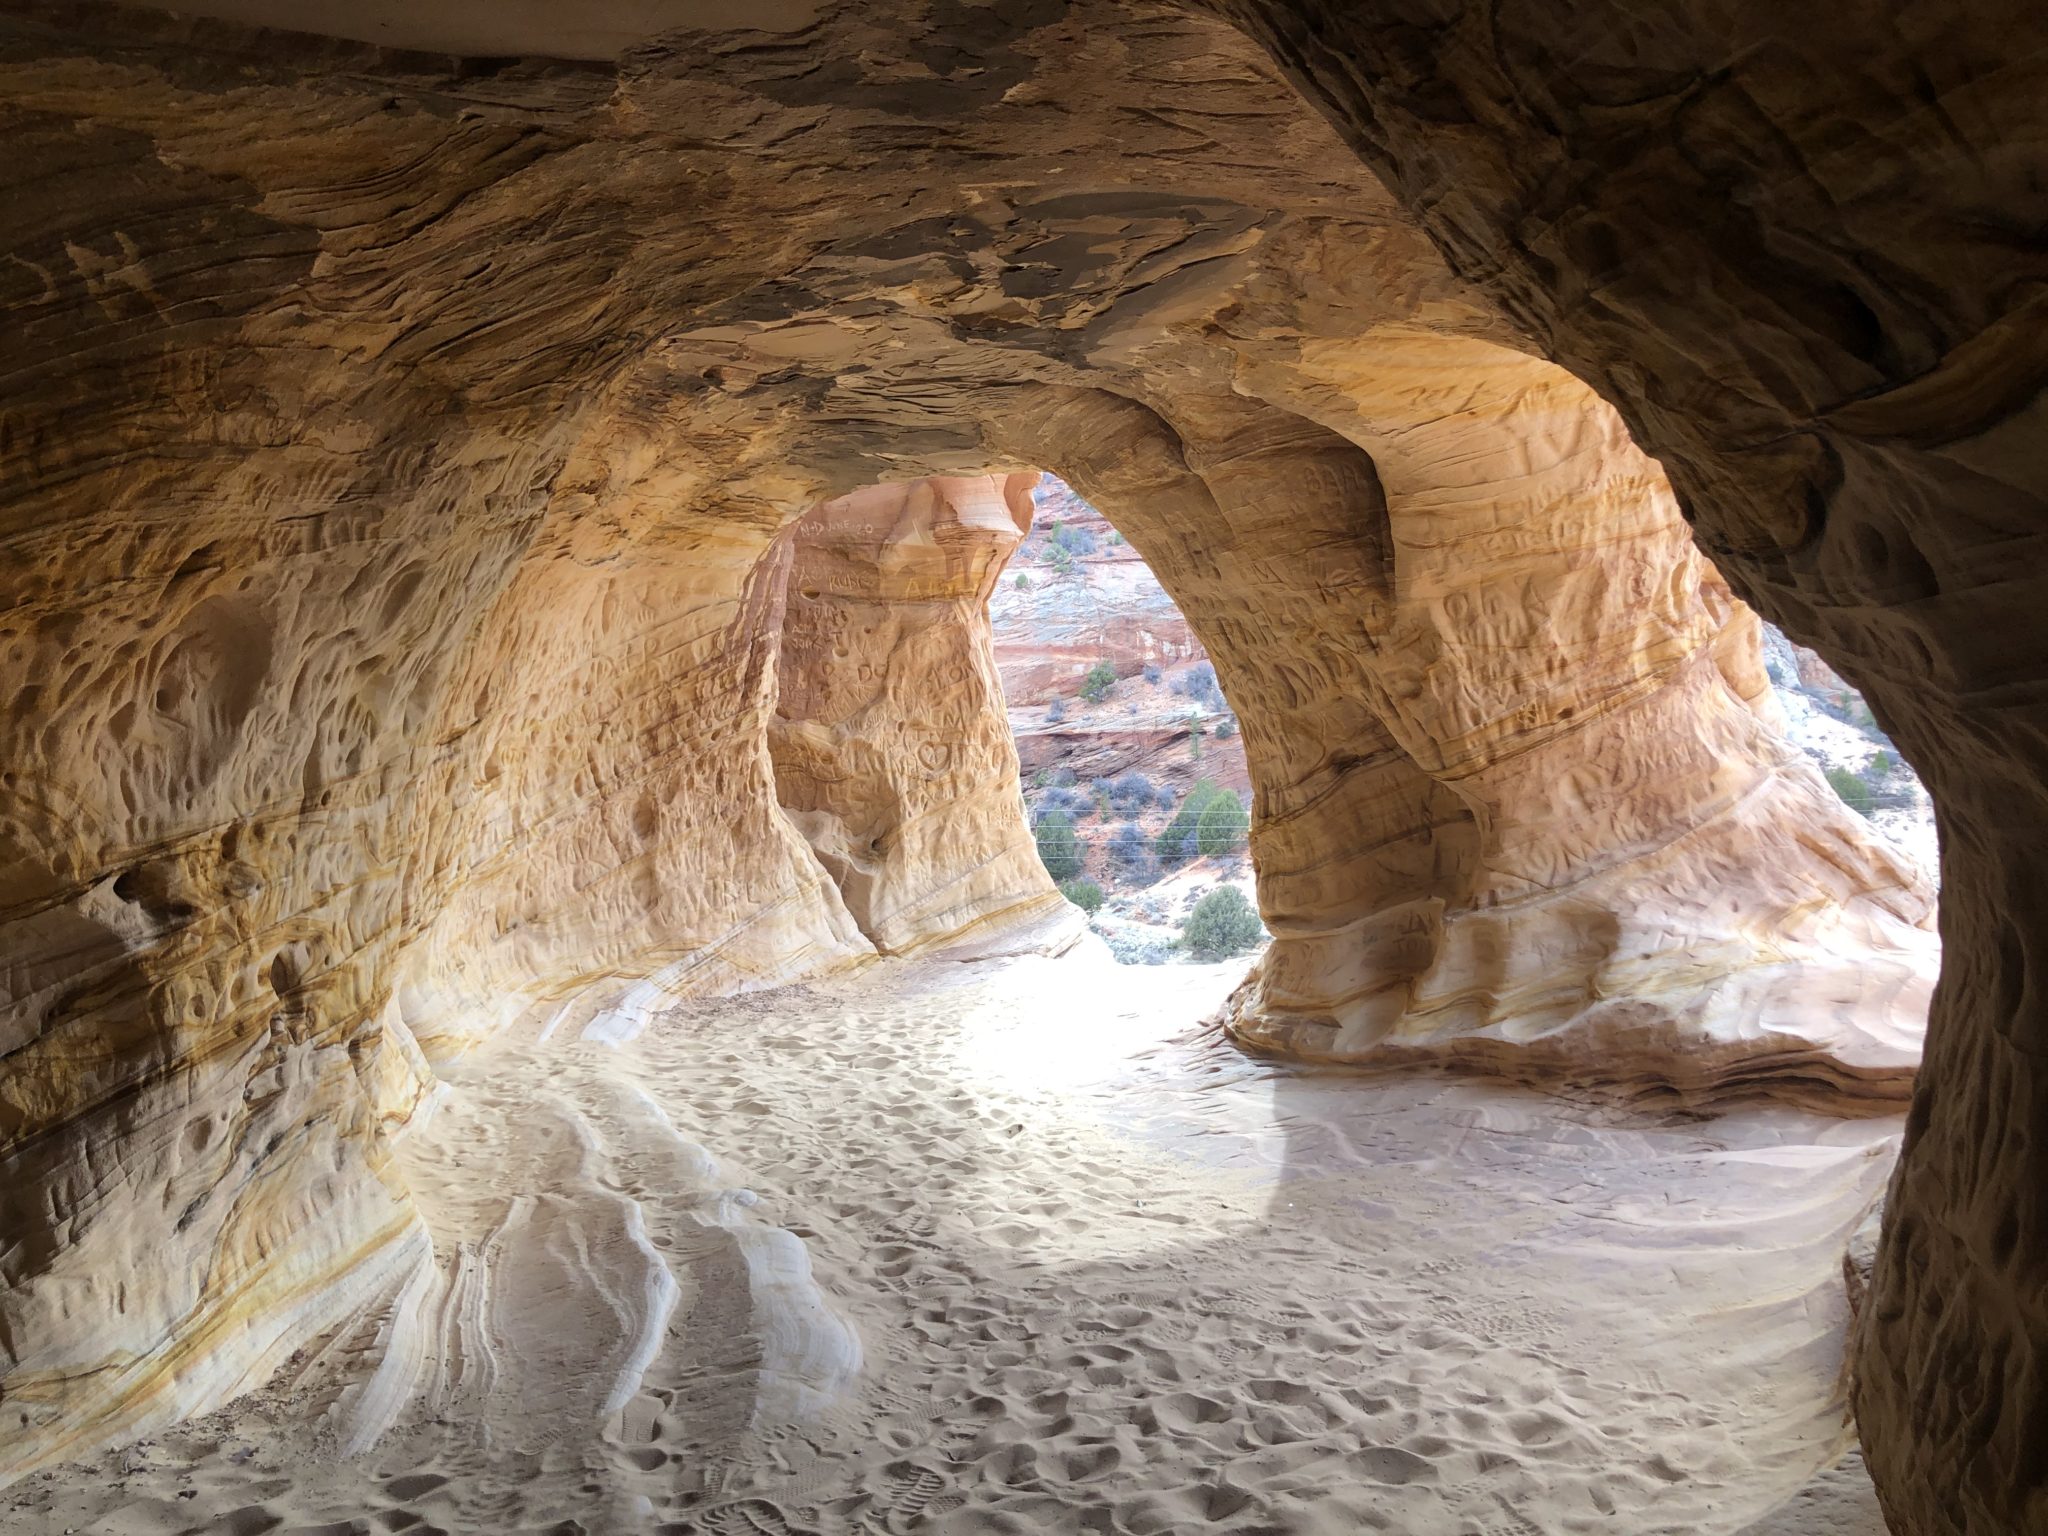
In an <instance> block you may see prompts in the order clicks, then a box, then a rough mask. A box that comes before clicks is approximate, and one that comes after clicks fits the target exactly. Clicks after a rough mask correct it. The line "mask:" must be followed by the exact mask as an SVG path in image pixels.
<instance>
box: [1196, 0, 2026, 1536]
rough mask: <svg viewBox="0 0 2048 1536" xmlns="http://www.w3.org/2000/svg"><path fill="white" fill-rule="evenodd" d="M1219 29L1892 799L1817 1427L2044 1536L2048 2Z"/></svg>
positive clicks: (1949, 1518)
mask: <svg viewBox="0 0 2048 1536" xmlns="http://www.w3.org/2000/svg"><path fill="white" fill-rule="evenodd" d="M1233 13H1234V14H1235V15H1236V17H1237V18H1238V19H1239V20H1240V21H1241V22H1243V23H1244V24H1246V25H1247V26H1248V28H1249V30H1250V31H1251V32H1252V33H1253V35H1255V36H1257V37H1259V38H1260V40H1261V42H1262V43H1263V45H1264V46H1265V47H1267V48H1268V49H1269V50H1270V51H1271V52H1272V54H1273V55H1274V56H1275V57H1276V58H1277V59H1279V60H1281V61H1282V62H1283V63H1284V64H1285V65H1286V66H1287V67H1288V68H1289V69H1290V70H1291V71H1292V73H1293V74H1294V77H1295V78H1296V80H1297V81H1298V83H1300V84H1301V85H1302V86H1303V88H1304V90H1305V91H1306V92H1307V93H1308V94H1309V95H1310V96H1311V97H1312V98H1313V99H1315V100H1316V101H1317V102H1318V103H1319V104H1320V105H1321V107H1322V108H1323V109H1324V110H1325V112H1326V113H1327V115H1328V117H1329V119H1330V120H1331V122H1332V123H1333V125H1335V126H1336V127H1337V128H1338V130H1339V131H1340V132H1342V133H1343V134H1344V135H1345V137H1346V139H1347V142H1349V143H1350V144H1351V145H1352V147H1353V148H1354V149H1355V150H1356V151H1357V152H1359V153H1360V154H1361V156H1362V157H1363V158H1365V159H1366V160H1367V161H1368V162H1369V163H1371V164H1372V165H1374V166H1375V167H1376V168H1377V169H1378V170H1379V171H1380V172H1381V173H1382V175H1384V176H1385V178H1386V180H1387V184H1388V185H1389V186H1390V187H1391V188H1392V189H1393V190H1394V192H1395V193H1396V195H1397V196H1399V197H1400V198H1401V200H1402V201H1403V203H1404V204H1405V205H1406V206H1408V207H1410V208H1413V209H1414V210H1416V212H1417V215H1418V218H1419V220H1420V223H1421V224H1422V226H1423V228H1425V229H1426V230H1427V231H1428V233H1429V235H1430V237H1431V238H1432V239H1433V241H1434V242H1435V243H1436V244H1437V246H1438V248H1439V249H1440V250H1441V251H1442V252H1443V253H1444V255H1445V257H1446V259H1447V260H1448V262H1449V263H1450V264H1451V266H1452V267H1453V268H1454V270H1456V271H1457V272H1458V273H1459V274H1460V276H1461V277H1463V278H1465V279H1466V280H1468V281H1469V282H1471V283H1472V284H1473V285H1475V286H1476V287H1477V288H1478V289H1480V290H1481V291H1483V292H1484V293H1485V294H1486V295H1487V296H1488V298H1489V299H1490V300H1491V301H1492V302H1493V303H1494V304H1495V305H1496V306H1497V307H1498V308H1499V309H1500V310H1501V312H1503V313H1504V314H1506V315H1509V316H1511V317H1512V318H1513V319H1514V321H1515V323H1516V324H1517V325H1518V326H1519V327H1520V328H1521V329H1522V330H1523V331H1524V333H1525V334H1526V335H1528V336H1529V337H1530V338H1532V340H1533V341H1534V342H1535V344H1536V345H1537V346H1539V347H1541V348H1542V350H1543V351H1544V352H1545V353H1546V354H1548V355H1549V356H1551V357H1554V358H1556V359H1558V360H1559V361H1560V362H1562V363H1564V364H1565V366H1567V367H1568V368H1570V369H1571V370H1572V371H1573V372H1574V373H1576V374H1577V375H1579V376H1580V377H1582V378H1584V379H1586V380H1587V381H1589V382H1590V383H1592V384H1593V385H1594V386H1595V387H1596V388H1598V389H1599V390H1600V391H1601V393H1602V394H1603V395H1604V396H1605V397H1606V398H1607V399H1609V400H1610V401H1612V402H1613V403H1614V404H1615V406H1616V407H1617V408H1618V409H1619V410H1620V411H1621V413H1622V415H1623V417H1624V419H1625V420H1626V421H1627V423H1628V425H1629V429H1630V431H1631V432H1632V434H1633V435H1634V436H1635V438H1636V440H1637V441H1638V442H1640V443H1642V444H1643V445H1644V447H1645V448H1647V449H1648V450H1649V451H1650V452H1652V453H1654V454H1656V455H1657V457H1658V458H1659V460H1660V461H1661V462H1662V463H1663V465H1664V467H1665V469H1666V470H1667V471H1668V473H1669V474H1670V477H1671V480H1672V483H1673V485H1674V487H1675V489H1676V491H1677V493H1678V495H1679V497H1680V500H1681V502H1682V504H1683V506H1684V508H1685V510H1686V514H1687V516H1688V517H1689V519H1690V520H1691V522H1692V526H1693V530H1694V536H1695V538H1696V539H1697V540H1698V542H1699V544H1700V546H1701V547H1702V549H1704V550H1705V551H1706V552H1707V553H1708V554H1709V555H1710V556H1711V557H1712V558H1713V560H1714V562H1715V563H1716V565H1718V566H1719V567H1720V569H1721V570H1722V571H1723V573H1725V575H1726V576H1727V578H1728V581H1729V583H1730V585H1731V586H1732V587H1733V588H1734V589H1735V591H1736V592H1738V593H1739V594H1740V595H1741V596H1743V597H1744V598H1745V599H1746V600H1748V601H1749V602H1750V603H1752V604H1754V605H1755V606H1756V607H1757V608H1758V609H1759V610H1760V611H1761V612H1763V613H1764V614H1766V615H1767V616H1768V617H1770V618H1771V619H1772V620H1773V621H1774V622H1776V623H1778V624H1779V625H1781V626H1782V627H1783V628H1784V629H1785V630H1786V632H1787V633H1788V634H1791V635H1792V636H1793V637H1795V638H1796V639H1798V640H1800V641H1801V642H1802V643H1804V644H1807V645H1810V646H1813V647H1814V648H1816V649H1817V650H1819V651H1820V652H1821V653H1822V654H1823V655H1825V656H1826V657H1827V658H1828V660H1829V661H1830V662H1831V663H1832V664H1833V665H1834V666H1835V667H1836V668H1837V669H1838V670H1840V671H1841V672H1842V674H1843V675H1844V676H1846V677H1847V678H1849V680H1850V681H1851V682H1853V683H1854V684H1855V685H1856V686H1857V687H1858V688H1859V689H1861V690H1862V692H1863V693H1864V696H1865V697H1866V699H1867V700H1868V701H1869V703H1870V705H1871V708H1872V710H1873V711H1874V712H1875V714H1876V715H1877V717H1878V719H1879V721H1880V722H1881V723H1882V724H1883V726H1884V728H1885V730H1886V731H1887V732H1888V733H1889V734H1890V735H1891V736H1892V737H1893V738H1894V739H1895V740H1896V741H1897V742H1898V743H1899V745H1900V747H1901V748H1902V750H1903V751H1904V753H1905V755H1906V756H1907V758H1908V759H1909V760H1911V761H1912V763H1913V764H1914V766H1915V768H1916V769H1918V770H1919V772H1920V774H1921V775H1922V777H1923V779H1924V780H1925V781H1926V782H1927V784H1928V786H1929V788H1930V790H1931V792H1932V794H1933V796H1934V800H1935V804H1936V811H1937V817H1938V820H1939V824H1940V831H1941V841H1942V871H1941V875H1942V901H1941V937H1942V944H1943V955H1944V961H1943V973H1942V980H1941V984H1940V986H1939V988H1938V989H1937V991H1936V993H1935V996H1934V1002H1933V1009H1932V1014H1931V1017H1930V1020H1929V1027H1928V1041H1927V1051H1926V1060H1925V1063H1924V1065H1923V1067H1922V1070H1921V1074H1920V1078H1919V1084H1918V1088H1917V1092H1916V1097H1915V1100H1914V1104H1913V1111H1912V1115H1911V1119H1910V1121H1909V1126H1908V1133H1907V1139H1906V1145H1905V1150H1904V1155H1903V1159H1902V1162H1901V1164H1900V1168H1899V1171H1898V1174H1897V1177H1896V1180H1895V1183H1894V1186H1893V1190H1892V1195H1891V1199H1890V1203H1889V1206H1888V1212H1889V1215H1888V1219H1887V1222H1886V1227H1885V1233H1884V1238H1883V1242H1882V1245H1881V1248H1880V1251H1879V1254H1878V1259H1877V1263H1876V1267H1875V1272H1874V1276H1873V1280H1872V1286H1871V1301H1870V1305H1869V1308H1868V1310H1867V1312H1866V1319H1867V1320H1866V1324H1865V1329H1864V1333H1863V1336H1862V1337H1863V1340H1864V1344H1863V1350H1862V1359H1861V1362H1860V1366H1859V1373H1858V1377H1857V1391H1856V1408H1857V1417H1858V1422H1859V1424H1860V1425H1861V1428H1862V1432H1863V1437H1864V1443H1865V1447H1866V1450H1867V1452H1868V1460H1869V1464H1870V1467H1871V1470H1872V1473H1873V1475H1874V1476H1875V1478H1876V1480H1877V1484H1878V1489H1879V1494H1880V1498H1881V1500H1882V1502H1883V1505H1884V1508H1885V1512H1886V1516H1887V1518H1888V1520H1889V1521H1890V1522H1891V1525H1892V1528H1893V1530H1894V1531H1897V1532H1901V1533H1910V1536H1920V1533H1930V1532H1956V1531H1973V1532H1974V1531H1985V1532H1989V1531H2020V1530H2034V1529H2040V1528H2043V1527H2048V1485H2044V1483H2043V1481H2042V1477H2041V1471H2040V1458H2039V1454H2038V1448H2039V1446H2040V1445H2041V1444H2042V1443H2043V1439H2044V1436H2048V1408H2044V1398H2043V1393H2042V1387H2041V1383H2042V1380H2043V1377H2044V1373H2048V1353H2044V1340H2048V1285H2044V1283H2043V1278H2044V1276H2048V1219H2044V1214H2043V1210H2042V1207H2041V1205H2040V1202H2039V1201H2038V1200H2036V1199H2035V1198H2034V1196H2033V1194H2032V1191H2033V1190H2035V1189H2037V1188H2039V1187H2040V1186H2041V1185H2042V1183H2043V1179H2044V1173H2048V1168H2044V1162H2043V1159H2044V1157H2048V1150H2044V1146H2043V1142H2042V1138H2041V1137H2040V1136H2039V1135H2038V1133H2037V1127H2039V1126H2040V1125H2041V1124H2042V1123H2043V1121H2044V1119H2048V1068H2044V1066H2043V1061H2044V1049H2043V1040H2044V1031H2048V1003H2044V1000H2043V992H2042V989H2041V987H2040V986H2039V984H2038V978H2039V977H2040V975H2041V974H2042V969H2043V965H2044V958H2048V957H2044V954H2043V945H2044V943H2048V938H2044V935H2048V929H2044V927H2043V924H2042V922H2041V921H2040V914H2041V912H2042V911H2043V903H2042V899H2041V889H2040V881H2041V873H2040V871H2041V869H2042V867H2043V865H2042V860H2041V857H2040V849H2041V846H2042V843H2043V839H2044V834H2048V788H2044V785H2048V771H2044V770H2048V760H2044V748H2043V742H2044V741H2048V733H2044V731H2043V729H2042V724H2043V719H2042V704H2041V702H2040V699H2039V693H2040V679H2041V678H2042V676H2043V675H2044V672H2048V627H2044V626H2043V625H2042V624H2041V622H2040V619H2039V614H2040V611H2041V606H2042V590H2041V587H2042V582H2043V580H2044V579H2048V578H2044V577H2043V575H2042V572H2044V571H2048V563H2044V561H2043V559H2042V539H2043V537H2044V533H2043V528H2044V526H2048V525H2044V523H2043V519H2042V513H2043V510H2044V501H2048V457H2044V455H2043V453H2042V452H2041V448H2040V433H2041V423H2042V420H2043V411H2044V406H2043V398H2044V396H2043V387H2044V384H2048V353H2044V351H2043V348H2042V343H2041V338H2042V336H2043V335H2044V334H2048V330H2044V326H2043V304H2044V302H2048V301H2044V294H2048V287H2044V282H2043V280H2044V276H2048V241H2044V240H2043V239H2042V231H2043V229H2044V227H2048V177H2044V175H2043V164H2044V160H2048V127H2044V120H2043V112H2042V103H2043V101H2048V16H2044V15H2043V14H2042V13H2041V11H2040V10H2039V9H2038V8H2033V7H2022V6H2009V5H1981V6H1970V7H1962V8H1956V7H1949V6H1905V7H1898V6H1890V5H1880V4H1875V3H1872V4H1860V5H1853V6H1850V7H1847V8H1845V9H1840V10H1837V11H1836V12H1833V13H1831V15H1830V17H1829V20H1828V24H1827V25H1826V26H1825V27H1821V28H1807V27H1799V26H1790V25H1788V24H1787V18H1786V17H1785V14H1784V12H1783V10H1782V8H1781V7H1774V6H1769V5H1765V4H1761V3H1738V4H1734V5H1717V6H1712V7H1709V6H1703V5H1678V6H1671V7H1664V8H1659V9H1657V10H1655V11H1643V10H1641V9H1640V8H1637V7H1631V6H1627V5H1622V4H1612V3H1604V4H1595V5H1573V6H1545V5H1540V4H1538V5H1531V6H1527V7H1523V8H1519V9H1517V10H1515V11H1513V12H1511V13H1507V14H1503V13H1502V12H1501V11H1500V10H1499V8H1497V7H1491V6H1481V5H1477V4H1463V3H1458V0H1432V3H1424V4H1419V5H1414V6H1403V7H1401V8H1399V10H1398V11H1382V10H1380V9H1378V8H1364V9H1358V8H1343V7H1335V6H1323V5H1317V4H1312V3H1283V4H1262V3H1259V0H1249V3H1246V4H1243V5H1238V6H1235V7H1234V8H1233Z"/></svg>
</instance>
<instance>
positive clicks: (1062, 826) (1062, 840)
mask: <svg viewBox="0 0 2048 1536" xmlns="http://www.w3.org/2000/svg"><path fill="white" fill-rule="evenodd" d="M1032 830H1033V832H1034V834H1035V835H1036V837H1037V838H1038V862H1039V863H1041V864H1043V865H1044V866H1045V872H1046V873H1047V874H1048V875H1051V876H1052V877H1053V879H1055V880H1071V879H1073V877H1074V876H1076V875H1078V874H1079V873H1081V840H1080V839H1079V838H1077V837H1076V836H1074V818H1073V817H1071V816H1069V815H1068V814H1067V813H1066V812H1065V811H1047V812H1046V813H1045V814H1044V815H1042V816H1040V817H1039V818H1038V825H1037V826H1036V827H1035V828H1033V829H1032Z"/></svg>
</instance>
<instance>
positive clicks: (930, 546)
mask: <svg viewBox="0 0 2048 1536" xmlns="http://www.w3.org/2000/svg"><path fill="white" fill-rule="evenodd" d="M1036 479H1037V476H1036V475H1034V474H1011V475H982V476H978V477H973V478H963V477H941V478H933V479H926V480H917V481H912V482H910V483H908V484H898V485H881V486H874V487H871V488H869V489H867V490H864V491H857V492H855V493H854V494H852V495H850V496H843V497H840V498H838V499H837V500H834V501H828V502H825V503H823V504H821V505H819V506H817V507H815V508H813V509H812V510H811V511H810V512H809V513H807V514H806V515H805V516H804V517H803V518H802V519H801V520H800V521H799V522H798V523H796V524H795V526H794V527H793V528H791V530H790V531H789V533H788V534H787V535H785V537H786V538H787V539H788V540H789V542H790V564H789V571H788V575H787V577H786V578H785V581H786V589H785V590H786V593H787V597H786V601H785V608H784V613H783V620H782V657H781V678H780V687H779V692H778V694H777V702H776V710H775V719H774V721H773V723H772V724H771V726H770V729H769V734H768V742H769V749H770V751H771V752H772V754H773V756H774V760H775V783H776V792H777V794H778V795H779V796H780V798H781V802H782V806H783V808H784V809H785V810H786V811H788V812H789V815H790V818H791V819H792V820H793V821H794V822H795V823H796V825H797V826H798V827H799V828H800V829H801V830H802V831H803V833H804V835H805V836H806V837H807V838H808V839H809V840H810V843H811V846H812V848H813V849H815V850H816V852H817V855H818V858H819V860H820V861H821V862H822V863H823V864H824V866H825V868H826V869H828V870H830V871H831V872H832V878H833V879H834V880H835V881H836V882H837V883H838V886H839V891H840V894H841V896H842V897H843V898H844V899H845V901H846V905H847V908H848V910H849V911H850V912H851V913H852V915H853V918H854V921H855V922H857V923H858V924H859V925H860V930H861V932H862V933H863V934H865V935H866V936H867V937H868V939H869V940H870V941H871V942H872V943H873V944H874V945H875V947H876V948H877V949H879V950H881V951H882V952H883V953H884V954H911V953H915V952H917V951H920V950H924V949H929V948H932V947H934V946H944V947H946V948H947V949H948V950H950V951H952V952H953V953H955V954H959V953H961V952H963V951H964V950H974V951H984V952H985V951H987V950H989V949H990V947H991V946H997V947H1005V946H1010V945H1014V944H1016V943H1017V942H1019V940H1020V938H1024V937H1025V936H1028V941H1029V942H1031V943H1033V944H1038V943H1057V942H1058V938H1057V933H1058V931H1064V932H1065V934H1066V935H1067V936H1068V937H1073V936H1077V935H1078V933H1079V927H1080V924H1079V915H1078V914H1077V913H1076V912H1075V911H1074V909H1073V908H1071V907H1069V906H1067V904H1066V903H1065V902H1064V901H1063V900H1062V899H1061V898H1060V895H1059V892H1058V891H1056V890H1055V889H1054V888H1053V884H1052V880H1051V879H1050V878H1049V877H1048V876H1047V874H1046V872H1045V869H1044V866H1043V865H1041V864H1040V863H1039V861H1038V853H1037V848H1036V845H1035V844H1034V843H1033V841H1032V837H1031V829H1030V828H1029V827H1027V826H1026V825H1025V824H1024V813H1023V807H1022V804H1021V802H1020V801H1019V799H1018V792H1017V791H1018V786H1017V749H1016V747H1015V746H1014V745H1013V744H1012V742H1011V740H1010V731H1009V723H1008V720H1007V718H1006V715H1005V712H1004V708H1003V691H1002V684H1001V681H1000V680H999V679H998V677H997V675H996V664H995V654H994V648H993V646H992V644H991V641H990V636H989V619H988V598H989V592H990V590H991V588H993V587H994V585H995V582H996V579H997V577H998V576H1000V575H1001V573H1002V569H1003V564H1004V562H1005V561H1006V560H1007V559H1008V558H1009V556H1010V553H1011V551H1012V550H1014V549H1015V548H1016V547H1017V544H1018V543H1019V541H1020V540H1021V539H1022V538H1023V536H1024V534H1025V532H1026V531H1027V530H1028V529H1029V528H1030V525H1031V514H1032V504H1031V487H1032V483H1033V482H1034V481H1035V480H1036Z"/></svg>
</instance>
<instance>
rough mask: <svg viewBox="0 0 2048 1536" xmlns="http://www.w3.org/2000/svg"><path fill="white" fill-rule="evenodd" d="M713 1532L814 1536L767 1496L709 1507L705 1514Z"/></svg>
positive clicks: (713, 1534) (715, 1534)
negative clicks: (713, 1507) (793, 1523)
mask: <svg viewBox="0 0 2048 1536" xmlns="http://www.w3.org/2000/svg"><path fill="white" fill-rule="evenodd" d="M701 1519H702V1521H703V1528H704V1530H705V1531H706V1532H708V1533H709V1536H814V1533H812V1532H810V1531H808V1530H806V1529H805V1528H804V1527H802V1526H797V1525H792V1524H790V1522H789V1519H788V1517H787V1516H785V1515H784V1514H783V1512H782V1511H781V1509H780V1508H778V1507H777V1506H776V1505H774V1504H771V1503H769V1502H768V1500H766V1499H741V1500H739V1501H738V1502H737V1503H733V1504H721V1505H719V1506H718V1507H717V1508H716V1509H707V1510H705V1511H704V1513H703V1515H702V1516H701Z"/></svg>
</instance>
